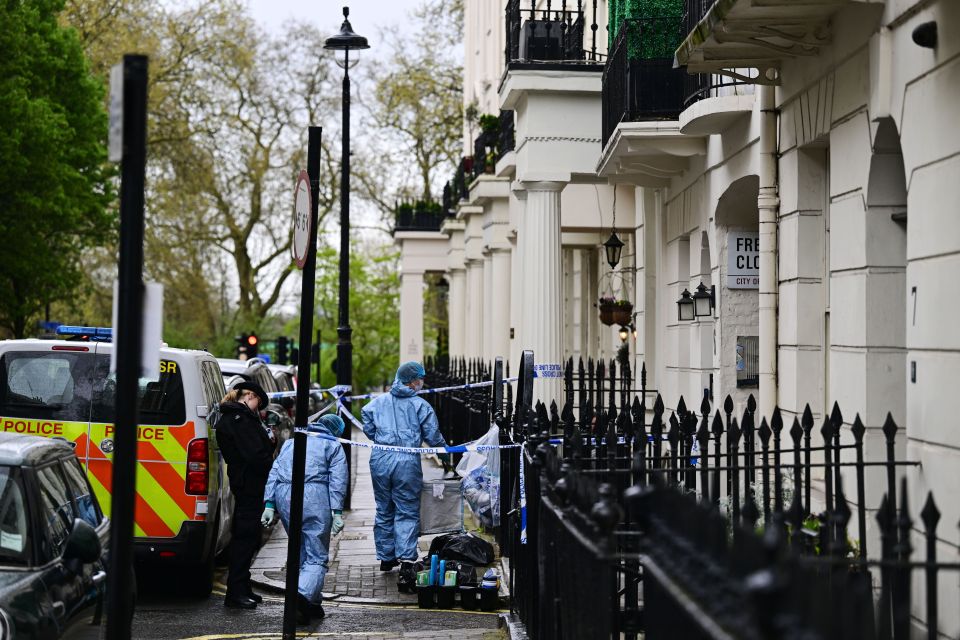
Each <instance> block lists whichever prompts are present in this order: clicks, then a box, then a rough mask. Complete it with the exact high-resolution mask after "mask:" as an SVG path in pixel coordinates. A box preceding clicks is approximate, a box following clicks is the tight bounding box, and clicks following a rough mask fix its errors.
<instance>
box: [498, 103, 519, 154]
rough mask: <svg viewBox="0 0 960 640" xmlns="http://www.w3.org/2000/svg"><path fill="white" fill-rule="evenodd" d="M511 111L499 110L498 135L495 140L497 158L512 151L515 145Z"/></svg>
mask: <svg viewBox="0 0 960 640" xmlns="http://www.w3.org/2000/svg"><path fill="white" fill-rule="evenodd" d="M515 126H516V125H515V124H514V119H513V111H501V112H500V137H499V139H498V141H497V160H499V159H500V158H502V157H503V156H505V155H507V154H508V153H510V152H511V151H513V149H514V146H515V145H516V131H515Z"/></svg>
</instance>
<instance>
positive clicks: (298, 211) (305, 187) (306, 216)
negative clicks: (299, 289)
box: [292, 169, 312, 269]
mask: <svg viewBox="0 0 960 640" xmlns="http://www.w3.org/2000/svg"><path fill="white" fill-rule="evenodd" d="M293 200H294V205H295V206H294V208H293V243H292V246H293V259H294V260H296V262H297V268H298V269H303V267H304V265H306V264H307V252H308V251H309V249H310V248H309V247H308V246H307V245H308V244H309V243H310V226H311V224H310V223H311V217H312V215H311V214H312V211H311V210H310V204H311V203H310V176H309V175H307V172H306V170H304V169H301V170H300V175H299V176H298V177H297V187H296V189H295V190H294V192H293Z"/></svg>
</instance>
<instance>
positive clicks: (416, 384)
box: [410, 379, 423, 391]
mask: <svg viewBox="0 0 960 640" xmlns="http://www.w3.org/2000/svg"><path fill="white" fill-rule="evenodd" d="M410 388H411V389H413V390H414V391H420V390H422V389H423V380H419V379H418V380H414V381H413V382H412V383H411V386H410Z"/></svg>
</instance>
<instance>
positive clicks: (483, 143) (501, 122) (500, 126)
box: [471, 110, 515, 179]
mask: <svg viewBox="0 0 960 640" xmlns="http://www.w3.org/2000/svg"><path fill="white" fill-rule="evenodd" d="M480 128H481V131H480V134H479V135H477V137H476V138H475V139H474V141H473V169H472V172H471V175H472V177H473V179H476V178H478V177H479V176H480V175H482V174H484V173H488V174H495V173H496V168H497V163H498V162H499V161H500V159H501V158H503V156H505V155H507V154H508V153H509V152H511V151H513V148H514V144H515V137H514V136H515V132H514V124H513V111H509V110H505V111H501V112H500V115H498V116H494V115H484V116H481V117H480Z"/></svg>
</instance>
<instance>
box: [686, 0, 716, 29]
mask: <svg viewBox="0 0 960 640" xmlns="http://www.w3.org/2000/svg"><path fill="white" fill-rule="evenodd" d="M716 1H717V0H686V2H685V3H684V15H683V32H684V38H687V37H688V36H689V35H690V34H691V33H692V32H693V30H694V29H696V28H697V25H698V24H700V21H701V20H703V18H704V17H705V16H706V15H707V12H708V11H710V7H712V6H713V5H714V4H715V3H716Z"/></svg>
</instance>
